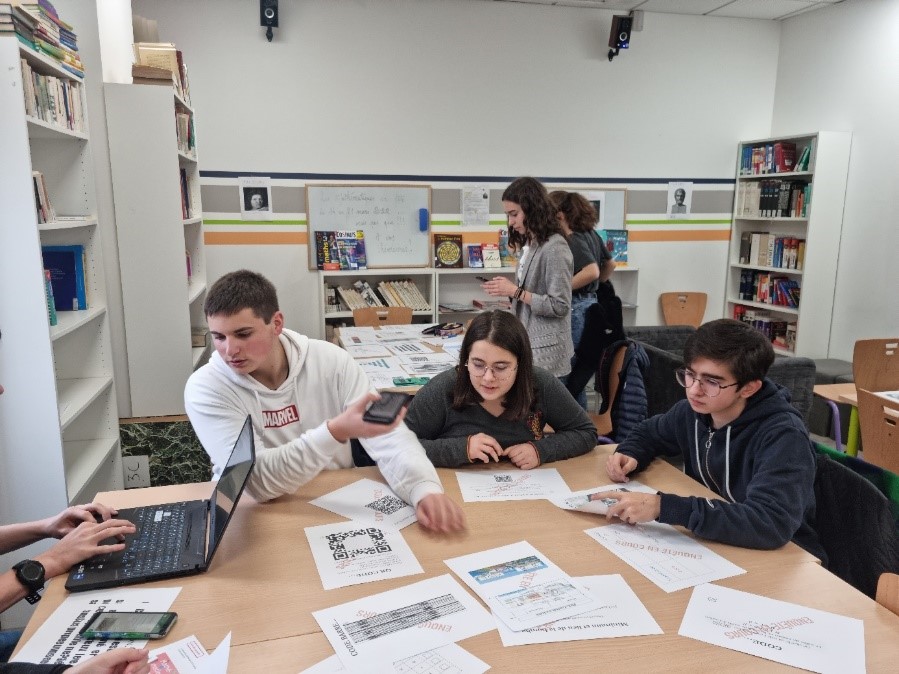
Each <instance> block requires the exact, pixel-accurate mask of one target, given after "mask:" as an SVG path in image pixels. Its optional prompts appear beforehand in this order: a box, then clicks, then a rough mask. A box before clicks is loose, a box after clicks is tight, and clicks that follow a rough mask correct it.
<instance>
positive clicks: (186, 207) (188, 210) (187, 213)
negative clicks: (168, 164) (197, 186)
mask: <svg viewBox="0 0 899 674" xmlns="http://www.w3.org/2000/svg"><path fill="white" fill-rule="evenodd" d="M178 181H179V183H180V185H181V218H182V219H183V220H187V219H188V218H191V217H193V208H192V207H191V204H190V184H189V183H188V182H187V169H178Z"/></svg>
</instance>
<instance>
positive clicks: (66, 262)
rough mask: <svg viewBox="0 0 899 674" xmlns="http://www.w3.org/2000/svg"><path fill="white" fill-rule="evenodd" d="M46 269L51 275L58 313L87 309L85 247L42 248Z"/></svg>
mask: <svg viewBox="0 0 899 674" xmlns="http://www.w3.org/2000/svg"><path fill="white" fill-rule="evenodd" d="M41 255H42V257H43V259H44V269H45V270H46V271H47V272H49V274H50V284H51V285H52V295H53V299H54V303H55V308H56V311H83V310H84V309H87V289H86V287H85V283H84V246H82V245H71V246H42V247H41Z"/></svg>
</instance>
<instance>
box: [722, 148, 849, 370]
mask: <svg viewBox="0 0 899 674" xmlns="http://www.w3.org/2000/svg"><path fill="white" fill-rule="evenodd" d="M777 142H789V143H795V145H796V158H797V160H798V159H799V157H800V155H801V154H802V151H803V149H804V148H806V147H808V148H809V161H808V167H807V170H804V171H792V172H786V173H770V172H769V173H759V172H756V173H750V174H745V173H744V174H741V157H742V154H743V149H744V148H746V147H763V146H766V145H773V144H774V143H777ZM850 144H851V134H849V133H848V132H818V133H808V134H802V135H795V136H783V137H778V138H764V139H760V140H751V141H744V142H742V143H740V145H739V147H738V150H737V180H736V189H735V199H734V217H733V227H732V229H731V239H730V250H729V254H728V270H727V287H726V289H725V307H724V315H725V316H727V317H734V311H735V308H736V307H739V306H742V307H744V308H745V309H746V310H747V311H750V312H762V314H764V313H767V314H768V315H769V318H770V320H772V321H779V322H783V321H786V322H787V323H791V322H795V323H796V331H795V344H794V345H793V349H787V348H783V347H778V346H775V351H776V352H777V353H779V354H783V355H799V356H807V357H810V358H826V357H827V356H828V353H829V348H830V326H831V320H832V318H833V295H834V289H835V285H836V269H837V260H838V258H839V254H840V236H841V232H842V227H843V201H844V198H845V194H846V178H847V174H848V170H849V150H850ZM770 180H783V181H787V182H794V181H795V182H799V183H806V184H808V185H809V186H810V198H809V199H808V200H807V203H806V208H805V211H804V213H802V214H800V215H801V217H784V216H773V217H772V216H770V215H767V216H766V215H762V214H759V213H758V211H759V209H758V198H757V197H756V196H752V194H753V192H754V191H755V190H753V192H747V188H750V189H752V188H755V187H756V186H758V185H761V183H762V182H764V181H770ZM752 232H759V233H762V234H774V235H776V236H783V237H788V238H795V239H797V240H800V239H802V240H804V241H805V254H804V261H803V265H802V268H801V269H787V268H783V267H775V266H769V265H766V264H759V260H758V258H756V260H750V261H749V262H741V259H740V245H741V239H742V236H743V234H744V233H752ZM744 272H757V273H759V274H769V275H771V276H775V277H784V278H786V279H788V280H792V281H793V282H795V283H797V284H798V285H799V286H800V288H801V292H800V299H799V302H798V307H796V308H792V307H789V306H778V305H773V304H769V303H767V302H758V301H751V300H747V299H741V297H740V280H741V274H742V273H744Z"/></svg>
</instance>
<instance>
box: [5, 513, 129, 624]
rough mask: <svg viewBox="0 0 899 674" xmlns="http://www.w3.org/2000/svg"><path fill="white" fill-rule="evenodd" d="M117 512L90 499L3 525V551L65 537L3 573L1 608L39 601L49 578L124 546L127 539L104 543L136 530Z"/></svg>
mask: <svg viewBox="0 0 899 674" xmlns="http://www.w3.org/2000/svg"><path fill="white" fill-rule="evenodd" d="M115 513H116V511H115V510H114V509H112V508H109V507H108V506H105V505H103V504H101V503H89V504H87V505H81V506H71V507H69V508H66V509H65V510H63V511H62V512H60V513H59V514H57V515H53V516H52V517H47V518H45V519H42V520H35V521H33V522H24V523H22V524H9V525H6V526H0V554H5V553H8V552H12V551H13V550H18V549H19V548H22V547H25V546H26V545H30V544H31V543H35V542H36V541H40V540H43V539H45V538H59V539H61V540H60V541H59V542H58V543H56V545H54V546H53V547H52V548H50V549H49V550H47V551H46V552H43V553H41V554H40V555H37V556H36V557H34V559H29V560H22V561H21V562H19V563H18V564H16V565H15V567H13V569H11V570H10V571H7V572H6V573H4V574H0V611H5V610H6V609H7V608H9V607H10V606H12V605H13V604H15V603H16V602H18V601H19V600H20V599H22V598H23V597H28V598H29V601H32V600H33V601H37V599H38V598H39V596H40V595H38V594H37V592H38V590H40V588H42V587H43V585H44V581H45V580H47V579H48V578H53V577H54V576H58V575H60V574H63V573H66V572H67V571H68V570H69V568H71V567H72V566H73V565H75V564H77V563H78V562H81V561H83V560H85V559H88V558H89V557H93V556H94V555H99V554H103V553H107V552H112V551H116V550H122V549H124V547H125V544H124V542H117V543H114V544H112V545H101V544H100V542H101V541H103V540H104V539H107V538H110V537H112V538H117V539H118V540H119V541H123V540H124V537H125V535H127V534H133V533H134V532H135V527H134V525H133V524H131V523H130V522H127V521H125V520H119V519H111V518H112V517H113V516H114V515H115ZM97 519H100V520H101V521H100V522H98V521H97ZM17 567H18V568H17ZM33 601H32V603H33Z"/></svg>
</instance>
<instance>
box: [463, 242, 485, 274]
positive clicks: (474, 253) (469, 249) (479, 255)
mask: <svg viewBox="0 0 899 674" xmlns="http://www.w3.org/2000/svg"><path fill="white" fill-rule="evenodd" d="M465 254H466V257H467V259H468V267H469V268H470V269H483V268H484V253H483V251H482V249H481V244H479V243H472V244H469V245H468V246H466V247H465Z"/></svg>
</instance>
